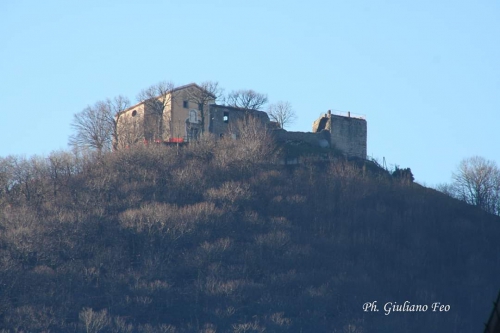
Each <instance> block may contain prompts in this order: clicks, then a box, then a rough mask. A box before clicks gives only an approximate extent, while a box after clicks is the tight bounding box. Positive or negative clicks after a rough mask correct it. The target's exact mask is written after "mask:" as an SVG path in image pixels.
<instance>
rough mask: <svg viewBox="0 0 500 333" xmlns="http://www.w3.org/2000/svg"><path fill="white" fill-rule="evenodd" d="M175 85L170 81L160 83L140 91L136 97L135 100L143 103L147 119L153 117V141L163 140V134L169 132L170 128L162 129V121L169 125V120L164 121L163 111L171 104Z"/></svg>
mask: <svg viewBox="0 0 500 333" xmlns="http://www.w3.org/2000/svg"><path fill="white" fill-rule="evenodd" d="M174 88H175V85H174V83H173V82H171V81H161V82H158V83H157V84H154V85H152V86H150V87H149V88H147V89H144V90H142V91H141V92H140V93H139V94H138V95H137V100H138V101H139V102H142V103H144V107H145V110H147V115H145V116H148V117H153V121H154V122H155V123H156V126H155V132H154V133H153V137H154V138H155V139H161V140H163V136H164V132H165V131H169V130H170V128H164V125H163V123H164V121H166V122H167V124H170V119H164V114H165V110H166V109H167V107H168V106H169V105H170V104H171V101H172V92H173V90H174Z"/></svg>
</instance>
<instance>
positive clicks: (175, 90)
mask: <svg viewBox="0 0 500 333" xmlns="http://www.w3.org/2000/svg"><path fill="white" fill-rule="evenodd" d="M191 87H196V88H198V89H200V90H203V88H202V87H200V86H199V85H197V84H196V83H194V82H193V83H189V84H185V85H182V86H178V87H176V88H174V89H172V91H170V92H171V93H173V92H177V91H180V90H184V89H187V88H191ZM209 95H211V96H212V97H213V98H214V99H215V98H216V96H215V95H214V94H212V93H209ZM158 97H160V95H159V96H156V98H158ZM143 103H144V101H142V102H139V103H137V104H134V105H132V106H131V107H129V108H127V109H125V110H123V111H120V112H118V113H117V114H116V115H115V116H118V115H120V114H122V113H125V112H127V111H130V110H132V109H134V108H136V107H138V106H139V105H141V104H143Z"/></svg>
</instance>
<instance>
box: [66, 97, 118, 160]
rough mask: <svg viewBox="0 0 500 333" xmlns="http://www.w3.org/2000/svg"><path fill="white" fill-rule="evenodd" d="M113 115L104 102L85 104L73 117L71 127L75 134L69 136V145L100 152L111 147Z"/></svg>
mask: <svg viewBox="0 0 500 333" xmlns="http://www.w3.org/2000/svg"><path fill="white" fill-rule="evenodd" d="M111 119H113V115H112V114H111V111H110V109H109V108H108V107H107V105H106V103H104V102H97V103H96V104H95V105H94V106H87V107H86V108H85V109H83V110H82V111H81V112H79V113H76V114H75V115H74V117H73V122H72V123H71V127H72V128H73V129H74V130H75V132H76V133H75V134H73V135H71V136H70V138H69V144H70V146H72V147H74V148H77V149H81V148H89V149H95V150H97V152H98V153H99V154H100V153H101V152H102V151H103V150H110V149H111V141H112V134H113V123H112V121H111Z"/></svg>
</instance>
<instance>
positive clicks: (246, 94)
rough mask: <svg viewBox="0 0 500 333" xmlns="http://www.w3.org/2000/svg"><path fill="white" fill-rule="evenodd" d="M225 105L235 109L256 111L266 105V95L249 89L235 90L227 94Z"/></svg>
mask: <svg viewBox="0 0 500 333" xmlns="http://www.w3.org/2000/svg"><path fill="white" fill-rule="evenodd" d="M226 103H227V105H229V106H232V107H235V108H240V109H246V110H258V109H260V108H261V107H262V106H264V105H265V104H266V103H267V95H266V94H261V93H258V92H255V91H254V90H251V89H250V90H236V91H232V92H231V93H229V94H228V96H227V99H226Z"/></svg>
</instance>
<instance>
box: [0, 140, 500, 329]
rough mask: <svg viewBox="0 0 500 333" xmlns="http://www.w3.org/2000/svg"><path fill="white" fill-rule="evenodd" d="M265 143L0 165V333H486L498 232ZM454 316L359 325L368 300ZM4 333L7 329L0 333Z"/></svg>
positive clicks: (364, 175)
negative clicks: (292, 158)
mask: <svg viewBox="0 0 500 333" xmlns="http://www.w3.org/2000/svg"><path fill="white" fill-rule="evenodd" d="M273 156H276V153H275V152H274V148H273V146H272V144H271V143H270V142H268V141H261V142H260V143H259V142H248V141H247V142H244V143H243V141H234V140H225V141H224V140H223V141H220V142H218V143H217V144H215V143H214V142H211V141H209V140H206V141H203V140H202V141H200V142H198V143H196V144H191V145H190V146H185V147H180V148H178V147H163V146H162V147H136V148H134V149H128V150H123V151H117V152H114V153H107V154H102V155H95V156H94V155H92V154H83V155H82V154H80V155H75V154H71V153H66V152H58V153H53V154H51V155H50V156H49V157H47V158H39V157H34V158H29V159H26V158H21V157H7V158H3V159H0V331H1V332H42V331H45V332H264V331H265V332H358V333H359V332H365V333H366V332H478V331H480V330H481V329H482V325H483V323H484V322H485V321H486V320H487V317H488V315H489V312H490V311H491V301H493V299H494V297H495V294H496V292H497V291H498V288H499V287H500V283H499V277H500V257H499V256H498V254H499V253H500V241H499V240H500V223H499V222H500V220H499V218H498V217H495V216H492V215H488V214H486V213H484V212H483V211H481V210H479V209H477V208H475V207H471V206H468V205H466V204H464V203H462V202H460V201H458V200H455V199H452V198H449V197H447V196H446V195H443V194H441V193H439V192H437V191H434V190H431V189H427V188H423V187H421V186H419V185H418V184H414V183H413V182H412V181H411V179H409V178H408V177H405V176H404V173H401V174H398V175H399V176H398V177H394V176H391V175H389V174H388V173H387V172H385V171H383V170H380V169H379V168H377V167H375V166H373V165H372V164H370V163H368V162H365V161H361V162H360V161H347V160H345V159H343V158H340V157H339V158H337V159H330V161H328V162H326V161H315V160H314V159H311V160H310V161H307V160H305V159H304V160H303V163H302V164H300V165H294V166H284V165H281V164H280V163H275V162H273V161H272V158H273ZM375 300H376V301H378V304H379V306H380V307H382V306H383V304H384V303H386V302H397V303H398V304H400V303H403V302H404V301H410V302H411V303H412V304H427V305H429V307H430V305H431V304H432V303H433V302H441V303H442V304H449V305H450V310H449V311H448V312H440V313H437V312H436V313H435V312H432V310H429V311H427V312H425V313H412V312H409V313H408V312H407V313H392V314H390V315H388V316H385V315H384V312H383V310H382V309H381V310H380V312H363V310H362V306H363V304H364V303H365V302H369V301H375ZM2 328H3V330H2Z"/></svg>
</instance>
